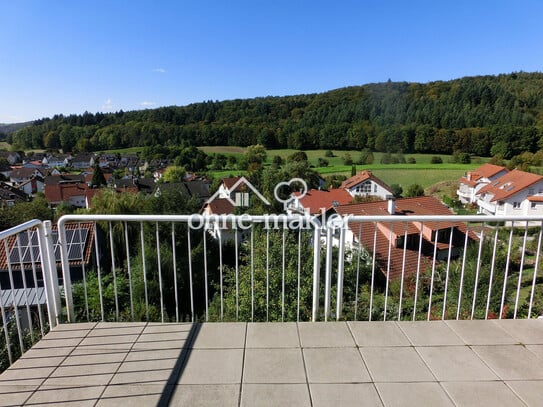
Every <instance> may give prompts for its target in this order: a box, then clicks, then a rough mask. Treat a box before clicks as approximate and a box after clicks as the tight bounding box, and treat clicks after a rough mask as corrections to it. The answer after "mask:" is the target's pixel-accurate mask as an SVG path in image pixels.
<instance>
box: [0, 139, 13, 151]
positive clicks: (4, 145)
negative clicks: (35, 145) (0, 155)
mask: <svg viewBox="0 0 543 407" xmlns="http://www.w3.org/2000/svg"><path fill="white" fill-rule="evenodd" d="M10 148H11V144H8V143H6V142H5V141H0V150H9V149H10Z"/></svg>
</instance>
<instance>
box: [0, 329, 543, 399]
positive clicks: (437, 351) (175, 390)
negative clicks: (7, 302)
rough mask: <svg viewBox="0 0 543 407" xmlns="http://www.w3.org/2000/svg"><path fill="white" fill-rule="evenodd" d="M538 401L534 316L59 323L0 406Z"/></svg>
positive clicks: (539, 343)
mask: <svg viewBox="0 0 543 407" xmlns="http://www.w3.org/2000/svg"><path fill="white" fill-rule="evenodd" d="M51 403H55V405H57V404H60V403H66V404H69V405H97V406H105V405H115V406H117V405H123V406H124V405H130V406H139V405H187V406H197V405H206V406H208V405H217V406H230V405H232V406H236V405H243V406H245V405H247V406H255V405H257V406H268V405H270V406H271V405H273V406H310V405H313V406H331V405H332V406H337V407H339V406H349V405H356V406H362V405H368V406H379V405H385V406H398V405H402V406H406V405H413V406H441V405H443V406H453V405H457V406H508V407H511V406H517V405H518V406H522V405H531V406H540V405H542V403H543V320H529V321H525V320H522V321H519V320H516V321H512V320H504V321H447V322H442V321H436V322H415V323H411V322H400V323H397V322H348V323H345V322H339V323H334V322H332V323H299V324H296V323H271V324H260V323H254V324H253V323H249V324H247V323H228V324H221V323H213V324H211V323H210V324H152V323H128V324H126V323H88V324H72V325H61V326H59V327H57V328H56V329H54V330H53V331H52V332H50V333H49V334H48V335H47V336H46V337H45V338H44V339H43V340H41V341H40V342H39V343H38V344H36V345H35V346H34V347H33V348H32V349H31V350H29V351H28V352H27V353H26V354H25V355H24V356H23V357H22V358H21V359H20V360H19V361H17V362H16V363H15V364H14V365H13V366H12V367H11V368H10V369H8V370H7V371H6V372H4V373H3V374H2V375H0V404H1V405H21V404H26V405H35V404H49V405H51Z"/></svg>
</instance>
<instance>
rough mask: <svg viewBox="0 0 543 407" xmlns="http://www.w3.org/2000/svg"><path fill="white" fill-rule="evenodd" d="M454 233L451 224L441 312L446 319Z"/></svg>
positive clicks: (442, 317)
mask: <svg viewBox="0 0 543 407" xmlns="http://www.w3.org/2000/svg"><path fill="white" fill-rule="evenodd" d="M453 235H454V226H451V235H450V237H449V251H448V255H447V269H446V271H445V291H444V292H443V311H442V313H441V319H442V320H444V319H445V312H446V310H447V290H448V289H449V272H450V270H451V253H452V248H453Z"/></svg>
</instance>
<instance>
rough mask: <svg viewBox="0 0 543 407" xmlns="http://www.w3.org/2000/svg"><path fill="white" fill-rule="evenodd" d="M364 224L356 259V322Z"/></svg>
mask: <svg viewBox="0 0 543 407" xmlns="http://www.w3.org/2000/svg"><path fill="white" fill-rule="evenodd" d="M361 238H362V222H360V223H359V224H358V256H357V259H356V287H355V289H354V320H355V321H356V320H357V314H358V289H359V288H358V286H359V285H360V257H362V242H361V241H360V239H361Z"/></svg>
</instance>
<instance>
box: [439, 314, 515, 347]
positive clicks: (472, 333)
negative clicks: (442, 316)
mask: <svg viewBox="0 0 543 407" xmlns="http://www.w3.org/2000/svg"><path fill="white" fill-rule="evenodd" d="M446 323H447V325H449V327H450V328H451V329H452V330H453V331H454V332H456V334H457V335H458V336H460V337H461V338H462V340H463V341H464V342H465V343H466V344H467V345H503V344H516V343H519V341H518V339H515V338H513V337H512V336H511V335H509V334H508V333H507V332H506V331H505V330H503V329H502V328H500V327H499V326H498V325H496V324H494V323H492V321H486V322H484V323H483V321H460V320H459V321H446Z"/></svg>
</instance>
